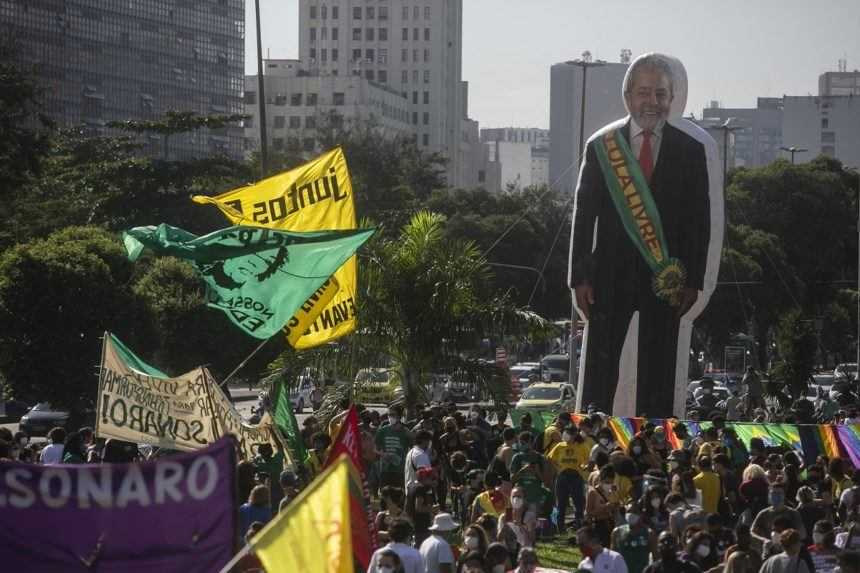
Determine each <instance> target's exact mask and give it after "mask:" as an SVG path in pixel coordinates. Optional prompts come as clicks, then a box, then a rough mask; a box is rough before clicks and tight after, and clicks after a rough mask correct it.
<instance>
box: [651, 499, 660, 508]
mask: <svg viewBox="0 0 860 573" xmlns="http://www.w3.org/2000/svg"><path fill="white" fill-rule="evenodd" d="M651 507H653V508H654V509H660V498H659V497H655V498H652V499H651Z"/></svg>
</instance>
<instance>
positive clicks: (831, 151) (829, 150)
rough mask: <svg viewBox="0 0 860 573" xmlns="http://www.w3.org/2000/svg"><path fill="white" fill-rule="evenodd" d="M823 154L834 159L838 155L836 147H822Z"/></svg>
mask: <svg viewBox="0 0 860 573" xmlns="http://www.w3.org/2000/svg"><path fill="white" fill-rule="evenodd" d="M821 153H822V154H824V155H826V156H828V157H833V156H835V155H836V147H835V146H833V145H822V146H821Z"/></svg>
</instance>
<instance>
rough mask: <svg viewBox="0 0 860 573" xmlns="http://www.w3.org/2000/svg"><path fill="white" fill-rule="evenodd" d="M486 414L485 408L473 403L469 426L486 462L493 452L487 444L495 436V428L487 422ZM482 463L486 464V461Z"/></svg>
mask: <svg viewBox="0 0 860 573" xmlns="http://www.w3.org/2000/svg"><path fill="white" fill-rule="evenodd" d="M486 416H487V413H486V412H485V411H484V408H482V407H481V406H479V405H477V404H473V405H472V407H471V409H470V410H469V423H468V428H469V430H470V431H471V432H472V435H473V436H474V438H475V441H476V442H477V444H478V448H480V451H481V458H482V459H483V460H484V461H485V462H486V460H487V459H488V456H489V455H490V454H491V452H490V451H489V450H488V449H487V446H488V445H489V444H490V443H491V439H492V436H493V428H492V426H490V423H489V422H487V420H486ZM482 465H486V463H484V464H482Z"/></svg>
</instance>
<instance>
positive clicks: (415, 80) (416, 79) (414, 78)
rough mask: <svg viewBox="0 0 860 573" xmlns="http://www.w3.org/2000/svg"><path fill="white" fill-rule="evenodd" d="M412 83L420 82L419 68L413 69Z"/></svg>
mask: <svg viewBox="0 0 860 573" xmlns="http://www.w3.org/2000/svg"><path fill="white" fill-rule="evenodd" d="M412 83H415V84H417V83H418V70H412Z"/></svg>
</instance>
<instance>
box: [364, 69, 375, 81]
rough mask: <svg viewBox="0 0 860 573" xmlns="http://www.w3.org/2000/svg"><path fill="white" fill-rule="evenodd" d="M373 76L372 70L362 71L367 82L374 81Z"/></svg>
mask: <svg viewBox="0 0 860 573" xmlns="http://www.w3.org/2000/svg"><path fill="white" fill-rule="evenodd" d="M374 76H375V74H374V73H373V70H364V77H366V78H367V79H368V80H370V81H373V80H374V79H375V77H374Z"/></svg>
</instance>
